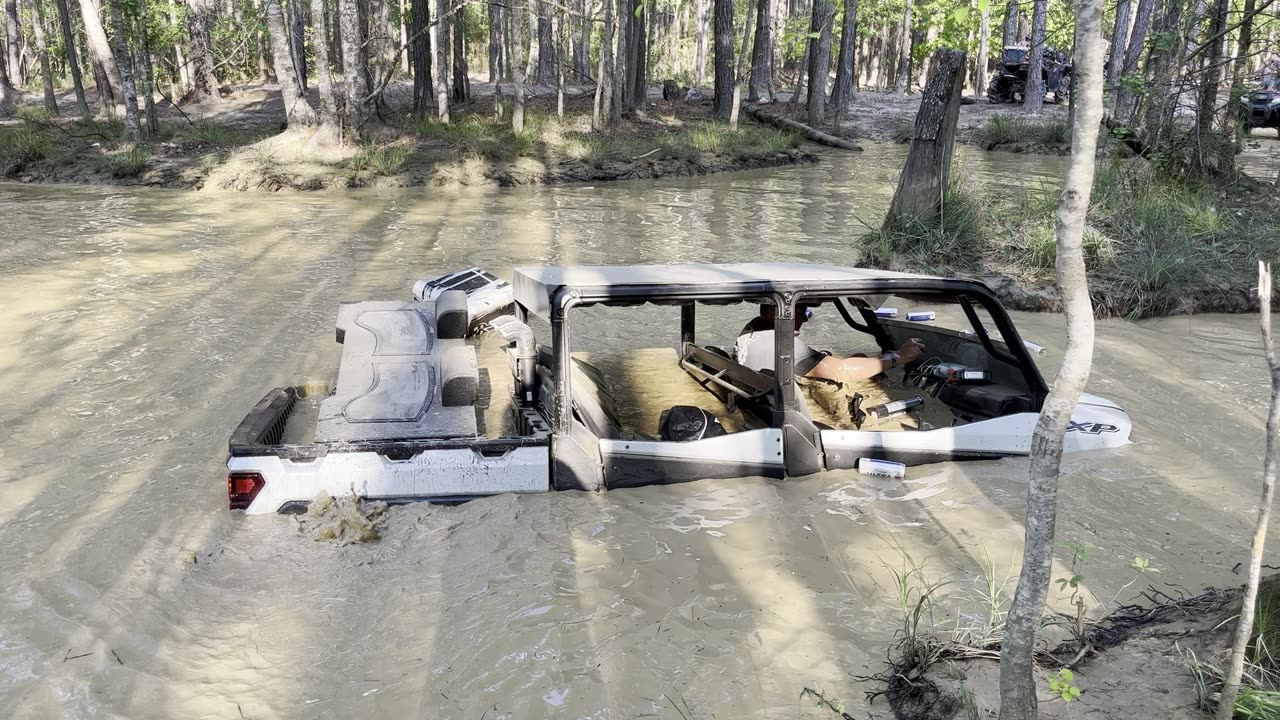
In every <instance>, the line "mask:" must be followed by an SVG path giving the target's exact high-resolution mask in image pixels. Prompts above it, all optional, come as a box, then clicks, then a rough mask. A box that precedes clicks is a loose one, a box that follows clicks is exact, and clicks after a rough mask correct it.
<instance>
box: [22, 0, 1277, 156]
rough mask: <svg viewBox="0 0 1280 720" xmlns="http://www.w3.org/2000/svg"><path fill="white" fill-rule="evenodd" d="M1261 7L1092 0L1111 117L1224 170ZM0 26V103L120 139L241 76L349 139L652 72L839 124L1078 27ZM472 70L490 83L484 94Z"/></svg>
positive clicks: (141, 10) (373, 6) (995, 6)
mask: <svg viewBox="0 0 1280 720" xmlns="http://www.w3.org/2000/svg"><path fill="white" fill-rule="evenodd" d="M1273 2H1274V0H1118V2H1116V3H1114V4H1108V7H1107V10H1106V14H1105V25H1104V33H1105V35H1106V36H1107V37H1108V38H1109V41H1110V49H1109V53H1108V55H1107V60H1106V79H1107V83H1108V89H1109V95H1108V97H1109V103H1110V114H1109V117H1108V120H1107V122H1108V124H1109V125H1110V126H1111V127H1112V129H1113V134H1115V135H1117V136H1122V137H1124V139H1125V140H1126V141H1127V142H1128V143H1129V144H1130V145H1131V146H1132V147H1133V148H1134V149H1135V150H1136V151H1138V152H1140V153H1142V154H1153V153H1161V152H1165V151H1167V150H1169V149H1173V150H1176V151H1177V152H1179V153H1181V154H1182V155H1181V158H1180V159H1182V160H1185V161H1186V162H1187V164H1188V166H1193V167H1194V168H1195V169H1197V170H1199V171H1206V170H1207V171H1210V172H1219V171H1226V170H1229V169H1230V167H1231V164H1232V159H1233V157H1234V155H1235V153H1236V152H1237V151H1238V150H1239V145H1240V137H1239V136H1238V133H1237V132H1235V124H1234V123H1233V112H1234V111H1233V108H1235V107H1237V99H1238V98H1239V97H1240V96H1241V95H1242V94H1243V93H1244V92H1245V90H1246V88H1248V87H1250V82H1251V81H1252V79H1253V78H1255V77H1256V76H1258V75H1259V74H1260V73H1264V72H1266V71H1270V72H1272V73H1274V67H1273V66H1274V64H1275V59H1274V56H1273V47H1274V41H1275V28H1276V25H1277V22H1276V15H1275V13H1274V12H1272V11H1271V6H1272V3H1273ZM4 28H5V32H4V34H3V37H0V45H3V50H4V51H3V52H0V114H6V115H12V114H13V113H14V112H15V106H16V105H17V100H18V97H19V94H22V95H23V96H24V97H25V98H26V99H27V100H29V101H30V102H32V103H37V102H38V103H39V105H40V107H42V108H43V113H44V115H45V116H48V117H53V116H60V117H69V118H83V119H86V120H88V119H92V118H94V117H97V118H100V119H101V118H114V117H117V116H118V117H119V119H120V120H121V121H122V133H123V135H124V138H125V139H127V140H135V139H138V138H143V137H146V136H147V135H154V134H156V133H157V132H159V127H158V125H159V123H158V119H157V109H156V106H157V105H160V106H162V107H169V108H174V107H176V108H181V107H182V106H183V105H184V104H190V103H198V102H203V103H205V105H203V106H202V107H205V106H207V105H208V104H215V105H216V104H217V103H218V102H220V101H222V100H223V99H224V96H226V95H230V94H234V91H235V89H236V88H242V87H244V86H246V85H250V84H255V83H267V84H275V85H278V87H279V92H280V95H281V97H282V99H283V102H284V108H285V111H284V115H285V117H284V118H282V119H283V120H285V121H286V122H287V124H288V125H289V126H318V127H324V128H328V129H333V130H336V131H337V132H340V133H342V134H344V135H346V136H348V137H354V136H360V135H367V134H368V133H369V132H370V131H371V130H372V129H373V128H374V127H375V126H379V125H382V126H386V125H392V126H403V125H404V124H405V121H406V120H409V119H418V120H426V119H432V120H435V121H436V122H438V123H450V122H456V121H457V120H458V118H459V117H460V116H462V115H465V114H467V113H477V114H483V115H492V116H494V117H497V118H501V119H502V121H503V122H506V123H509V124H510V125H511V127H512V129H513V130H514V131H515V132H517V133H518V132H521V131H522V130H523V126H524V123H525V120H526V118H525V103H526V100H528V99H531V98H534V97H539V98H543V99H546V100H548V101H549V102H555V103H556V106H557V112H558V113H559V115H560V116H561V118H563V115H564V112H565V110H564V106H565V103H566V97H567V98H568V102H569V103H570V105H571V106H574V105H575V103H585V102H586V101H587V100H589V101H590V114H591V126H592V128H593V129H596V130H599V129H603V128H606V127H607V126H609V125H610V124H611V123H617V122H619V121H620V120H622V119H623V118H624V117H631V116H634V115H635V114H636V113H637V112H643V111H644V108H645V106H646V105H647V104H648V103H650V102H651V97H650V88H655V90H656V86H657V85H658V84H660V83H663V82H664V81H671V82H667V83H666V87H665V95H666V97H667V99H677V100H684V99H690V100H699V99H703V98H705V99H707V100H709V101H711V105H712V107H711V115H712V117H713V118H714V119H716V120H719V121H726V122H728V121H732V122H733V123H736V120H737V108H738V107H739V106H740V104H741V102H742V101H746V102H747V103H769V102H777V101H784V102H785V103H787V104H789V105H790V106H793V107H794V108H796V109H798V110H799V111H800V112H799V115H802V116H803V119H804V120H805V121H806V122H807V123H808V124H809V125H810V126H813V127H818V126H823V125H835V126H836V128H837V130H838V129H839V124H840V120H841V118H842V117H844V118H850V117H852V116H854V115H856V113H857V110H856V109H855V108H856V107H857V97H858V95H859V94H860V93H865V92H868V91H892V92H896V93H899V94H903V93H912V92H913V91H915V90H916V89H917V88H918V87H919V86H920V85H921V84H922V83H923V81H924V78H925V77H926V76H927V74H928V71H929V61H930V56H931V54H932V53H933V52H934V51H935V50H937V49H939V48H955V49H961V50H964V51H965V52H966V55H967V58H968V72H967V73H966V79H965V84H966V88H967V92H968V93H969V94H971V95H974V96H977V97H978V98H981V97H982V96H983V95H984V91H985V90H986V88H987V86H988V83H989V81H990V78H991V77H992V75H993V72H999V61H1000V55H1001V50H1002V48H1004V47H1011V46H1019V47H1022V48H1026V49H1027V50H1028V52H1027V53H1026V57H1027V63H1028V70H1027V77H1029V78H1030V81H1029V83H1030V85H1031V86H1030V87H1028V88H1027V90H1028V91H1027V92H1026V93H1025V94H1024V95H1023V96H1022V97H1021V98H1020V99H1021V100H1022V103H1023V104H1024V105H1025V106H1026V108H1027V110H1030V111H1032V112H1035V111H1037V110H1038V109H1039V108H1040V106H1041V104H1042V102H1043V98H1044V93H1043V88H1039V87H1036V82H1037V80H1038V79H1039V78H1040V76H1041V74H1042V73H1041V71H1040V68H1041V67H1042V63H1044V62H1045V58H1047V57H1049V56H1051V55H1054V54H1055V53H1062V54H1064V55H1065V56H1067V57H1069V56H1070V53H1071V49H1072V47H1073V31H1074V28H1073V21H1072V8H1071V6H1070V4H1069V3H1067V2H1063V1H1061V0H1031V2H1021V3H1020V2H1017V1H1016V0H1010V2H1008V3H1005V4H1000V3H993V2H990V0H970V1H969V2H967V3H964V4H957V3H954V2H943V1H942V0H927V1H919V0H861V2H859V1H858V0H808V1H806V0H785V1H784V0H737V1H736V2H735V1H734V0H616V2H615V1H614V0H607V1H605V2H594V1H593V0H564V1H563V2H560V1H559V0H513V1H512V2H503V1H497V0H495V1H493V2H483V1H479V0H463V1H462V2H452V1H451V0H434V1H433V0H407V1H406V2H394V0H307V1H305V2H302V1H296V0H186V1H185V2H182V1H180V0H4ZM816 78H821V79H822V81H821V82H818V81H816V80H815V79H816ZM473 79H477V80H483V79H487V80H488V84H489V85H491V86H492V87H491V89H490V90H488V91H487V92H485V93H484V94H485V95H488V96H489V97H488V98H486V99H485V101H484V102H481V99H480V97H479V94H478V93H473V88H472V82H473ZM688 88H692V89H688ZM674 96H678V97H674ZM571 109H572V108H571ZM170 114H172V113H170ZM731 116H732V117H731ZM187 119H188V120H190V119H191V118H190V117H188V118H187Z"/></svg>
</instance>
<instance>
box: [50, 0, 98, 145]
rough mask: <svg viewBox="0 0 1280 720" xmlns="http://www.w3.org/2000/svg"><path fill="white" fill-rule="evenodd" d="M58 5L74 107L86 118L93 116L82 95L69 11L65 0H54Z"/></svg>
mask: <svg viewBox="0 0 1280 720" xmlns="http://www.w3.org/2000/svg"><path fill="white" fill-rule="evenodd" d="M55 2H56V4H57V7H58V26H59V27H61V28H62V44H63V45H64V46H65V47H66V49H67V68H68V69H70V70H71V83H72V85H74V86H75V91H76V109H78V110H79V111H80V117H82V118H84V119H85V120H88V119H90V118H92V117H93V113H92V112H90V111H89V101H88V100H87V99H86V98H85V96H84V79H83V78H82V77H81V76H80V58H79V53H77V52H76V35H75V32H74V31H73V30H72V29H71V12H70V10H69V9H68V8H67V0H55Z"/></svg>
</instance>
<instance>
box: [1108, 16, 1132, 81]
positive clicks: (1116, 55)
mask: <svg viewBox="0 0 1280 720" xmlns="http://www.w3.org/2000/svg"><path fill="white" fill-rule="evenodd" d="M1128 38H1129V0H1118V2H1117V3H1116V19H1115V25H1114V26H1112V28H1111V55H1110V57H1108V58H1107V84H1108V85H1112V84H1114V83H1115V81H1116V80H1118V79H1119V78H1120V71H1121V69H1123V68H1124V56H1125V46H1126V42H1127V40H1128Z"/></svg>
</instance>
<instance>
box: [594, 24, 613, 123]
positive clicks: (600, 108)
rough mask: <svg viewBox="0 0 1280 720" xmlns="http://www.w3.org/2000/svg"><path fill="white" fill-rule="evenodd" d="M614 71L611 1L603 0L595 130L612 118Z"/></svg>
mask: <svg viewBox="0 0 1280 720" xmlns="http://www.w3.org/2000/svg"><path fill="white" fill-rule="evenodd" d="M614 71H615V68H614V60H613V3H612V2H611V1H610V0H605V2H604V20H603V22H602V23H601V27H600V69H599V70H598V71H597V72H596V97H595V107H594V109H593V112H592V115H591V126H592V127H593V128H594V129H596V130H601V129H603V128H604V127H606V126H607V125H608V124H609V122H610V120H611V119H612V111H613V85H614V80H613V75H614Z"/></svg>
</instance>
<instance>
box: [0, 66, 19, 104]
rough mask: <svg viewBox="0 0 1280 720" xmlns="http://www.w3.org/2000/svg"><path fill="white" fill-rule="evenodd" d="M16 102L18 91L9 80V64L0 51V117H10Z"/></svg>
mask: <svg viewBox="0 0 1280 720" xmlns="http://www.w3.org/2000/svg"><path fill="white" fill-rule="evenodd" d="M17 102H18V91H17V90H15V89H14V88H13V83H12V82H10V81H9V65H8V63H7V62H6V61H5V57H4V53H0V117H12V116H13V114H14V111H15V109H16V105H17Z"/></svg>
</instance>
